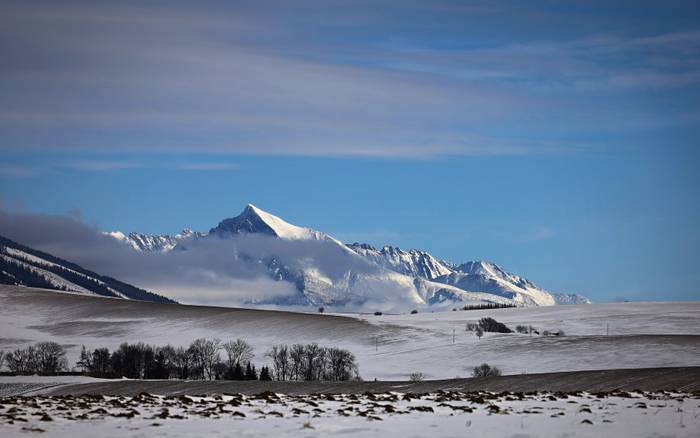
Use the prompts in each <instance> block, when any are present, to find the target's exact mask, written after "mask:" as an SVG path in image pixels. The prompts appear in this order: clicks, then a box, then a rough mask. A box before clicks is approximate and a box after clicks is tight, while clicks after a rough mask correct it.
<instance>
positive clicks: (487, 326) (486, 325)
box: [479, 317, 513, 333]
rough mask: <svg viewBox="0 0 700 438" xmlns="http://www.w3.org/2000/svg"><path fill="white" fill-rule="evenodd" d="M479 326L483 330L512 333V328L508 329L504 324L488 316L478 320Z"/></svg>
mask: <svg viewBox="0 0 700 438" xmlns="http://www.w3.org/2000/svg"><path fill="white" fill-rule="evenodd" d="M479 327H481V328H482V329H483V330H484V331H485V332H492V333H513V330H511V329H509V328H508V327H507V326H506V325H505V324H503V323H502V322H498V321H496V320H495V319H493V318H489V317H486V318H481V319H480V320H479Z"/></svg>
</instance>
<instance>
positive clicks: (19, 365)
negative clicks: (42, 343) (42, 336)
mask: <svg viewBox="0 0 700 438" xmlns="http://www.w3.org/2000/svg"><path fill="white" fill-rule="evenodd" d="M5 361H7V367H8V368H9V369H10V371H12V372H13V373H15V374H20V375H21V374H31V373H33V372H35V370H36V363H35V361H34V347H27V348H18V349H16V350H14V351H11V352H9V353H7V355H6V356H5Z"/></svg>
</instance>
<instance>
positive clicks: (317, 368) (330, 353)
mask: <svg viewBox="0 0 700 438" xmlns="http://www.w3.org/2000/svg"><path fill="white" fill-rule="evenodd" d="M267 356H268V357H269V358H270V359H271V360H272V371H273V374H272V377H273V378H274V379H276V380H330V381H340V380H351V379H359V375H358V369H357V363H356V362H355V355H354V354H352V353H351V352H350V351H348V350H344V349H341V348H335V347H321V346H319V345H318V344H315V343H314V344H294V345H291V346H289V345H275V346H273V347H272V348H271V349H270V351H268V352H267Z"/></svg>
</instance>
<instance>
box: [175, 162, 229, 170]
mask: <svg viewBox="0 0 700 438" xmlns="http://www.w3.org/2000/svg"><path fill="white" fill-rule="evenodd" d="M240 167H241V166H240V165H239V164H236V163H212V162H199V163H196V162H192V163H182V164H177V165H175V168H176V169H180V170H197V171H225V170H238V169H240Z"/></svg>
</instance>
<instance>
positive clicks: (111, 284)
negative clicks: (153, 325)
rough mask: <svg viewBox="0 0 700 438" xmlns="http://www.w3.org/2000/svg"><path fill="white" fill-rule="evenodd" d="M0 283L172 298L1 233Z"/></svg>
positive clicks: (116, 295)
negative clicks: (92, 270)
mask: <svg viewBox="0 0 700 438" xmlns="http://www.w3.org/2000/svg"><path fill="white" fill-rule="evenodd" d="M0 283H2V284H10V285H20V286H30V287H41V288H45V289H54V290H60V291H66V292H75V293H79V294H84V295H98V296H106V297H113V298H124V299H136V300H144V301H153V302H161V303H168V302H173V301H172V300H170V299H168V298H165V297H162V296H160V295H156V294H154V293H151V292H148V291H145V290H143V289H139V288H137V287H134V286H132V285H130V284H127V283H123V282H121V281H117V280H115V279H113V278H110V277H105V276H102V275H99V274H96V273H94V272H90V271H88V270H86V269H83V268H81V267H80V266H78V265H76V264H73V263H70V262H67V261H65V260H62V259H59V258H58V257H54V256H52V255H50V254H46V253H43V252H40V251H36V250H34V249H31V248H27V247H25V246H22V245H20V244H18V243H16V242H13V241H12V240H9V239H6V238H4V237H2V236H0Z"/></svg>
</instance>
